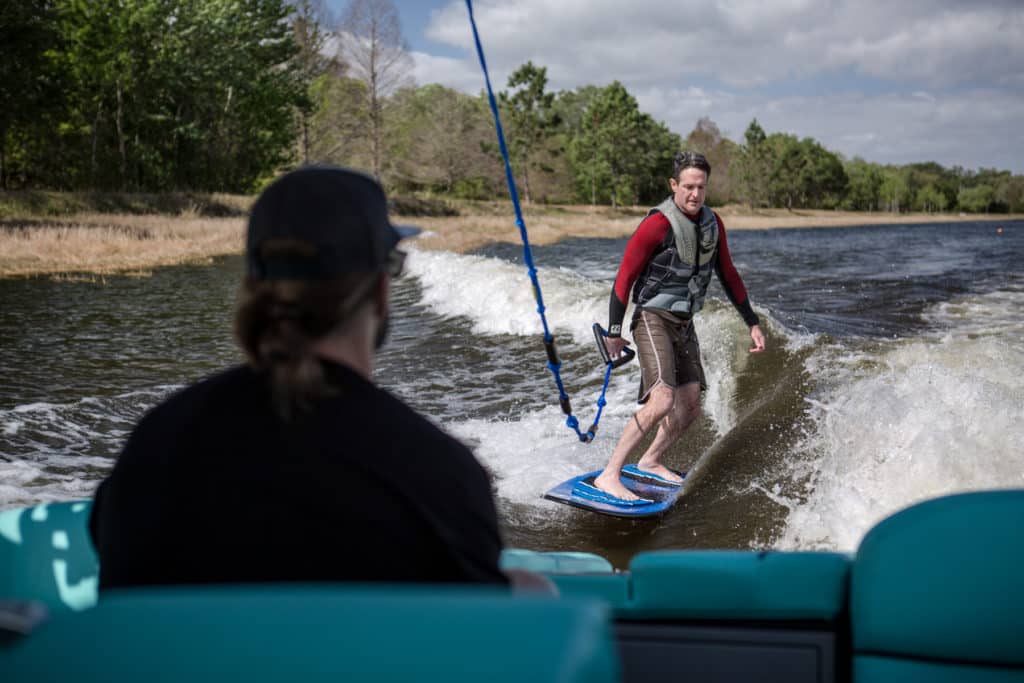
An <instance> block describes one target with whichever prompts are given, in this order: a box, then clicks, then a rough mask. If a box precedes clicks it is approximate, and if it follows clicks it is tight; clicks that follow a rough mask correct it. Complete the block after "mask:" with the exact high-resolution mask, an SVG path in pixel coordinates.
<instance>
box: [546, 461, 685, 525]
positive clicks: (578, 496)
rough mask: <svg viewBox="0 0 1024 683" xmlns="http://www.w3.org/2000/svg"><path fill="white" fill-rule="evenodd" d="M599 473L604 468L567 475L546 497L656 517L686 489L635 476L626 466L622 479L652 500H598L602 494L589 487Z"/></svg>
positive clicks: (584, 506)
mask: <svg viewBox="0 0 1024 683" xmlns="http://www.w3.org/2000/svg"><path fill="white" fill-rule="evenodd" d="M599 474H601V470H595V471H594V472H587V473H586V474H581V475H579V476H576V477H572V478H570V479H566V480H565V481H563V482H562V483H561V484H559V485H558V486H556V487H554V488H553V489H551V490H550V491H548V492H547V493H545V494H544V497H545V498H547V499H548V500H553V501H555V502H557V503H563V504H565V505H572V506H573V507H578V508H581V509H583V510H589V511H590V512H598V513H601V514H604V515H613V516H615V517H653V516H656V515H660V514H662V513H664V512H665V511H666V510H668V509H669V508H671V507H672V506H673V505H675V503H676V500H677V499H678V498H679V494H680V493H681V492H682V490H683V487H682V486H676V485H671V484H667V483H662V482H657V481H653V480H650V479H646V478H644V479H641V478H638V477H637V476H635V475H634V474H633V472H631V471H629V470H623V472H622V483H623V484H625V486H626V488H628V489H629V490H630V491H632V492H633V493H635V494H636V495H638V496H640V497H641V498H646V499H647V500H649V501H651V502H649V503H642V504H633V505H627V504H622V503H615V502H613V501H604V500H598V499H595V498H600V497H601V495H600V493H599V492H598V493H597V494H596V495H594V494H593V492H592V491H591V489H590V488H589V487H591V486H593V483H594V478H595V477H597V475H599ZM679 474H681V475H682V476H684V477H685V476H686V474H685V473H683V472H680V473H679Z"/></svg>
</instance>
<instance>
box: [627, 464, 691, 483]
mask: <svg viewBox="0 0 1024 683" xmlns="http://www.w3.org/2000/svg"><path fill="white" fill-rule="evenodd" d="M636 466H637V469H639V470H640V471H642V472H650V473H651V474H656V475H658V476H659V477H661V478H662V479H668V480H669V481H671V482H675V483H676V484H681V483H683V478H682V477H680V476H679V475H678V474H676V473H675V472H673V471H672V470H670V469H669V468H667V467H665V466H664V465H662V464H661V463H657V462H654V463H647V462H644V461H643V460H642V459H641V460H640V462H638V463H637V464H636Z"/></svg>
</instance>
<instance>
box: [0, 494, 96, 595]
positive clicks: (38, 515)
mask: <svg viewBox="0 0 1024 683" xmlns="http://www.w3.org/2000/svg"><path fill="white" fill-rule="evenodd" d="M91 508H92V501H88V500H80V501H70V502H61V503H43V504H40V505H36V506H35V507H31V508H18V509H15V510H4V511H3V512H0V599H16V600H33V601H37V602H40V603H42V604H44V605H45V606H46V607H47V609H48V610H49V611H50V612H60V611H66V610H82V609H86V608H88V607H92V606H93V605H95V604H96V596H97V586H98V584H99V561H98V559H97V557H96V552H95V551H94V550H93V547H92V541H91V540H90V539H89V529H88V526H89V525H88V522H89V511H90V509H91Z"/></svg>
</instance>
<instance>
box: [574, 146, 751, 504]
mask: <svg viewBox="0 0 1024 683" xmlns="http://www.w3.org/2000/svg"><path fill="white" fill-rule="evenodd" d="M710 175H711V165H710V164H709V163H708V161H707V159H705V158H704V156H703V155H701V154H695V153H693V152H681V153H678V154H676V156H675V159H674V161H673V169H672V177H671V178H670V179H669V186H670V187H671V189H672V194H671V196H669V197H668V198H667V199H666V200H665V201H663V202H662V203H661V204H659V205H658V206H656V207H655V208H653V209H651V211H650V212H649V213H648V214H647V217H646V218H644V220H643V221H642V222H641V223H640V225H639V227H637V229H636V232H634V233H633V236H632V237H631V238H630V240H629V242H628V244H627V245H626V251H625V254H624V255H623V258H622V264H621V265H620V266H619V271H618V274H617V275H616V277H615V284H614V286H613V287H612V293H611V301H610V303H609V312H608V336H607V337H606V338H605V346H606V348H607V349H608V353H609V355H610V356H611V357H612V358H617V357H618V356H619V354H621V353H622V349H623V348H624V347H625V346H626V345H627V343H628V342H626V340H625V339H623V338H622V320H623V318H624V317H625V314H626V305H627V301H628V297H629V296H630V290H632V300H633V304H634V310H633V319H632V321H631V323H630V330H631V331H632V333H633V340H634V341H635V342H636V346H637V354H638V356H639V360H640V373H641V380H640V395H639V399H638V400H639V402H640V403H641V404H642V405H641V408H640V410H639V411H638V412H637V413H635V414H634V415H633V419H632V420H630V421H629V422H627V423H626V427H625V429H624V430H623V433H622V436H621V437H620V438H619V441H618V443H617V444H616V446H615V449H614V450H613V451H612V455H611V458H610V459H609V460H608V464H607V465H605V467H604V470H603V471H602V472H601V473H600V474H599V475H598V476H597V477H596V478H595V480H594V485H595V486H596V487H597V488H599V489H601V490H602V491H604V492H605V493H608V494H610V495H611V496H613V497H615V498H619V499H623V500H637V499H638V498H639V497H638V496H637V495H636V494H634V493H633V492H632V491H630V490H629V489H627V488H626V487H625V486H624V485H623V483H622V481H621V479H620V476H621V475H620V473H621V471H622V467H623V466H624V465H625V463H626V460H627V458H628V457H629V455H630V453H631V452H632V451H633V449H634V448H636V446H637V444H639V443H640V441H641V439H642V438H643V437H644V436H645V435H646V434H648V433H649V432H651V430H654V429H657V433H656V434H655V436H654V439H653V440H652V441H651V444H650V446H648V448H647V450H646V451H645V452H644V453H643V455H641V456H640V459H639V461H638V462H637V464H636V467H637V469H639V470H640V473H642V474H643V475H645V476H650V477H651V478H653V479H656V480H661V481H667V482H671V483H675V484H679V483H681V482H682V478H681V477H680V476H679V475H678V474H677V473H676V472H673V471H672V470H670V469H669V468H667V467H665V465H663V464H662V457H663V456H664V455H665V453H666V451H667V450H668V448H669V447H670V446H671V445H672V444H673V443H675V442H676V441H677V440H678V439H679V438H680V437H681V436H682V435H683V433H684V432H685V431H686V429H687V428H688V427H689V426H690V425H691V424H693V421H694V420H695V419H697V417H698V416H699V415H700V392H701V391H703V390H704V389H706V388H707V385H706V384H705V379H704V368H703V366H702V365H701V361H700V346H699V344H698V342H697V333H696V332H695V331H694V329H693V316H694V315H695V314H696V313H697V312H698V311H700V310H701V308H703V306H704V297H705V295H706V294H707V289H708V285H709V284H710V282H711V273H712V271H714V272H715V273H717V274H718V280H719V282H720V283H721V284H722V288H723V289H724V290H725V293H726V296H728V297H729V301H731V302H732V304H733V306H735V307H736V310H737V311H739V314H740V315H741V316H742V317H743V320H744V322H746V324H747V326H748V327H749V328H750V338H751V340H752V342H753V346H752V347H751V349H750V351H751V352H753V353H760V352H762V351H764V349H765V338H764V334H763V333H762V332H761V327H760V325H759V324H758V322H759V321H758V317H757V314H755V313H754V310H753V308H751V306H750V300H749V299H748V298H747V291H746V288H745V287H744V286H743V280H742V279H741V278H740V275H739V273H738V272H737V271H736V267H735V266H734V265H733V263H732V257H731V256H730V255H729V245H728V243H727V242H726V238H725V224H724V223H723V222H722V219H721V218H720V217H719V216H718V214H716V213H715V212H714V211H712V210H711V209H709V208H708V207H707V206H705V205H704V197H705V194H706V192H707V183H708V178H709V176H710ZM634 283H635V286H634Z"/></svg>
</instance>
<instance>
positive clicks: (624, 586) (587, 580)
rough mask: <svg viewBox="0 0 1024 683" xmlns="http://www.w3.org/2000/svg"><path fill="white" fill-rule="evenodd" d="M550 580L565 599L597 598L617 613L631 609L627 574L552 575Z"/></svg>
mask: <svg viewBox="0 0 1024 683" xmlns="http://www.w3.org/2000/svg"><path fill="white" fill-rule="evenodd" d="M549 578H550V579H551V580H552V581H553V582H554V583H555V585H556V586H558V591H559V593H560V594H561V595H562V596H564V597H584V598H596V599H598V600H602V601H604V602H605V603H607V604H608V605H610V606H611V607H612V609H613V610H615V612H616V613H618V612H620V611H624V610H626V609H627V608H628V607H629V599H630V595H629V591H630V580H629V574H628V573H626V572H607V573H603V574H602V573H593V574H551V575H550V577H549Z"/></svg>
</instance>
